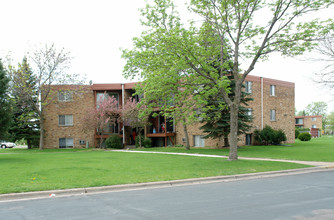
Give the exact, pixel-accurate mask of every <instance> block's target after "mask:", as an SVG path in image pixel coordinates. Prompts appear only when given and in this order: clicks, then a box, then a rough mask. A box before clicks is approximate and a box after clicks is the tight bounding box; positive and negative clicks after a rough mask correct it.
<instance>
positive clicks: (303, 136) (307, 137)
mask: <svg viewBox="0 0 334 220" xmlns="http://www.w3.org/2000/svg"><path fill="white" fill-rule="evenodd" d="M298 139H299V140H301V141H309V140H311V134H309V133H301V134H299V135H298Z"/></svg>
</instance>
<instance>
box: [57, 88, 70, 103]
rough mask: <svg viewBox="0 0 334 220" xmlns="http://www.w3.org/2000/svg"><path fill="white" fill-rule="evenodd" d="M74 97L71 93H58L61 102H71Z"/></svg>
mask: <svg viewBox="0 0 334 220" xmlns="http://www.w3.org/2000/svg"><path fill="white" fill-rule="evenodd" d="M72 99H73V96H72V92H71V91H59V92H58V100H59V101H61V102H69V101H72Z"/></svg>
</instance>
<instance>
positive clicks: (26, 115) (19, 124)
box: [10, 57, 39, 149]
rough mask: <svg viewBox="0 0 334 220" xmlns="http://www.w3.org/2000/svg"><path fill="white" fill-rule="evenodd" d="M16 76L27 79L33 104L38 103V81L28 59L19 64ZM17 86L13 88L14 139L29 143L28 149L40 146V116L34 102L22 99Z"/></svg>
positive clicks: (12, 128) (26, 82) (12, 129)
mask: <svg viewBox="0 0 334 220" xmlns="http://www.w3.org/2000/svg"><path fill="white" fill-rule="evenodd" d="M15 71H16V73H15V75H16V76H19V77H21V78H23V79H25V86H26V87H29V88H30V90H31V91H35V92H34V93H32V94H33V95H32V96H31V97H30V98H31V99H32V100H33V102H37V88H36V79H35V78H34V75H33V72H32V70H31V68H30V66H29V63H28V61H27V58H26V57H24V58H23V61H22V63H20V64H18V69H17V70H15ZM19 92H20V90H18V89H17V88H16V87H15V85H14V86H13V88H12V95H13V100H14V104H15V105H14V109H13V113H14V117H13V125H12V127H11V129H10V133H11V135H12V139H14V140H15V141H16V140H20V139H22V138H24V139H25V140H26V141H27V145H28V149H30V148H32V146H38V141H39V121H38V114H37V112H36V110H35V109H34V106H33V105H32V104H31V103H32V102H27V101H26V99H22V96H20V95H19V94H18V93H19Z"/></svg>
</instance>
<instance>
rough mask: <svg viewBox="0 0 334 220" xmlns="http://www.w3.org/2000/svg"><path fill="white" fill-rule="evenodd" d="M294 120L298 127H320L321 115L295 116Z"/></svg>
mask: <svg viewBox="0 0 334 220" xmlns="http://www.w3.org/2000/svg"><path fill="white" fill-rule="evenodd" d="M295 121H296V124H295V125H296V127H298V128H320V129H321V128H322V116H321V115H311V116H296V117H295Z"/></svg>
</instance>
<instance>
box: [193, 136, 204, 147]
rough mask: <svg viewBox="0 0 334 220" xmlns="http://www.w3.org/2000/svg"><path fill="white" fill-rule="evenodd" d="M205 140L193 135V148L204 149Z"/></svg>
mask: <svg viewBox="0 0 334 220" xmlns="http://www.w3.org/2000/svg"><path fill="white" fill-rule="evenodd" d="M204 146H205V139H204V136H202V135H194V147H204Z"/></svg>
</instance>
